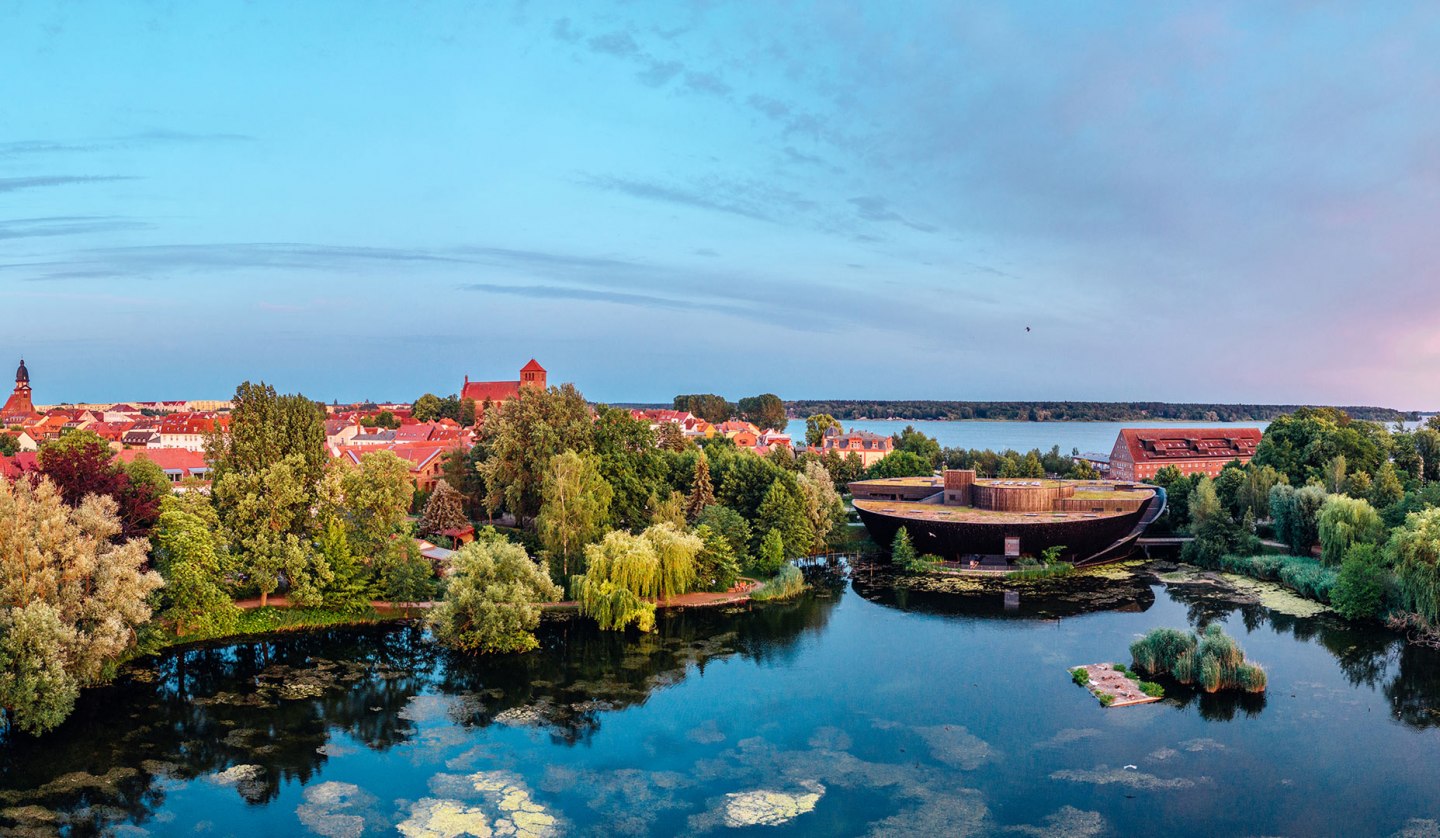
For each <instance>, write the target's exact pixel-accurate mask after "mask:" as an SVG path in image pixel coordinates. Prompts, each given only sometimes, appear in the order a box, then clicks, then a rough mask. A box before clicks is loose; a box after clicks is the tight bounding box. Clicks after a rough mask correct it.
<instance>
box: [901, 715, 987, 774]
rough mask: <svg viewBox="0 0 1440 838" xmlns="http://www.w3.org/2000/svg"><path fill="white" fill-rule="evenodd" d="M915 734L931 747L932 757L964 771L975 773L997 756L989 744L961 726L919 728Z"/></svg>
mask: <svg viewBox="0 0 1440 838" xmlns="http://www.w3.org/2000/svg"><path fill="white" fill-rule="evenodd" d="M915 732H916V733H918V734H920V738H921V739H924V740H925V744H926V745H928V746H929V747H930V755H931V756H933V757H934V758H935V759H937V760H939V761H940V762H943V763H944V764H946V765H950V766H953V767H955V768H959V769H961V770H964V771H974V770H975V769H977V768H979V767H980V766H982V765H984V764H985V763H987V762H989V761H990V760H991V759H993V758H994V756H995V751H994V750H993V749H992V748H991V747H990V745H989V743H987V742H986V741H985V740H983V739H981V738H980V737H978V736H975V735H974V734H972V733H971V732H970V731H968V730H966V729H965V728H964V727H961V726H960V725H936V726H934V727H917V728H915Z"/></svg>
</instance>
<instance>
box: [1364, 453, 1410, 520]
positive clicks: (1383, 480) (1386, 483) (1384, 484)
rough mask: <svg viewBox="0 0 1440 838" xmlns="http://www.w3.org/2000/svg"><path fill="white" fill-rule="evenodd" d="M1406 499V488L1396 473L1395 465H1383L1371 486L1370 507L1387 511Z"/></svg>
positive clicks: (1387, 463)
mask: <svg viewBox="0 0 1440 838" xmlns="http://www.w3.org/2000/svg"><path fill="white" fill-rule="evenodd" d="M1404 497H1405V487H1404V486H1403V485H1401V483H1400V476H1399V475H1398V474H1396V473H1395V464H1394V463H1390V462H1386V463H1382V464H1381V465H1380V470H1379V471H1377V472H1375V480H1374V482H1373V483H1372V484H1371V486H1370V505H1371V506H1373V507H1375V508H1376V509H1387V508H1389V507H1391V506H1394V505H1395V504H1397V503H1399V502H1400V500H1401V499H1402V498H1404Z"/></svg>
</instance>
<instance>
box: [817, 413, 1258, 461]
mask: <svg viewBox="0 0 1440 838" xmlns="http://www.w3.org/2000/svg"><path fill="white" fill-rule="evenodd" d="M791 424H792V425H793V426H794V430H793V431H792V432H793V433H796V434H802V433H803V430H804V427H805V425H804V420H792V423H791ZM843 424H844V425H845V427H847V428H856V429H858V430H862V431H870V432H872V433H877V434H884V435H886V436H889V435H891V434H895V433H899V432H900V431H901V430H902V429H903V428H904V427H905V426H906V425H914V426H915V427H916V429H918V430H920V431H923V432H924V433H926V434H927V435H929V436H932V437H934V438H935V439H938V440H939V441H940V445H941V446H942V447H945V448H978V449H985V448H989V449H992V450H995V451H1004V450H1005V449H1006V448H1013V449H1014V450H1016V451H1020V452H1022V453H1023V452H1025V451H1029V450H1030V449H1032V448H1039V449H1040V450H1041V451H1049V450H1050V448H1051V446H1054V445H1058V446H1060V451H1061V453H1064V454H1069V453H1070V451H1071V449H1073V448H1078V449H1080V451H1081V452H1082V453H1089V452H1094V453H1097V454H1109V453H1110V449H1112V448H1114V447H1115V438H1116V437H1118V436H1119V435H1120V430H1121V429H1122V428H1221V427H1236V428H1261V429H1264V428H1265V426H1266V425H1268V424H1269V423H1268V422H976V421H967V422H952V421H942V420H930V421H927V420H919V421H913V422H907V421H905V420H902V419H866V420H862V421H847V422H844V423H843Z"/></svg>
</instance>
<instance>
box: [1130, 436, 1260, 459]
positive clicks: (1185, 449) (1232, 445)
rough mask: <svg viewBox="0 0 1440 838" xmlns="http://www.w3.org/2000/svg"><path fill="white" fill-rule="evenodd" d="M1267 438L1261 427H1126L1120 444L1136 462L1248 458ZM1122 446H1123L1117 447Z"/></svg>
mask: <svg viewBox="0 0 1440 838" xmlns="http://www.w3.org/2000/svg"><path fill="white" fill-rule="evenodd" d="M1264 436H1265V434H1264V432H1262V431H1261V430H1260V429H1259V428H1125V429H1123V430H1121V431H1120V440H1119V441H1120V442H1122V443H1123V444H1124V448H1125V450H1126V451H1128V452H1129V454H1130V459H1131V461H1132V462H1136V463H1144V462H1166V461H1171V460H1223V461H1226V462H1228V461H1230V460H1234V459H1244V458H1247V457H1253V456H1254V455H1255V446H1257V445H1259V444H1260V440H1261V439H1262V438H1263V437H1264ZM1116 447H1117V448H1118V447H1120V446H1119V445H1117V446H1116Z"/></svg>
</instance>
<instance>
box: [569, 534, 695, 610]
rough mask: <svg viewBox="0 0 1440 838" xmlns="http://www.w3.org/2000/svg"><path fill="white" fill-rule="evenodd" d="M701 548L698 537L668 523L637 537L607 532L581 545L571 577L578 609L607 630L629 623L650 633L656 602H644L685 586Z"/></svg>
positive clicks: (692, 579) (689, 582) (690, 581)
mask: <svg viewBox="0 0 1440 838" xmlns="http://www.w3.org/2000/svg"><path fill="white" fill-rule="evenodd" d="M704 546H705V545H704V542H703V541H702V540H701V539H700V538H699V537H697V536H695V535H691V534H689V533H685V532H682V531H681V530H679V529H678V528H676V527H673V526H671V525H669V524H657V525H655V526H653V527H651V528H649V529H647V530H646V531H645V532H644V533H642V534H641V535H632V534H630V533H627V532H623V531H620V530H613V531H611V532H609V533H607V534H606V535H605V538H604V539H602V540H600V541H599V542H597V543H595V544H591V545H590V546H588V547H586V548H585V559H586V563H587V568H586V571H585V573H584V574H582V575H580V576H576V577H575V579H574V581H573V584H572V589H573V591H574V594H575V599H576V600H577V601H578V602H579V603H580V613H582V614H584V615H586V616H587V617H591V618H593V619H594V620H595V621H596V622H598V623H599V624H600V628H601V629H604V630H607V631H612V630H618V629H623V628H625V627H626V626H629V625H632V624H634V625H635V626H637V627H638V628H639V629H640V630H641V631H650V630H651V629H653V628H654V627H655V605H654V603H652V602H647V601H646V600H648V599H653V598H657V597H658V598H662V599H663V598H666V597H671V596H677V595H679V594H683V593H685V592H686V591H687V590H689V588H690V586H691V585H693V584H694V583H695V581H696V579H697V576H696V568H697V565H696V559H697V557H698V556H699V555H700V553H701V551H702V550H703V548H704Z"/></svg>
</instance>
